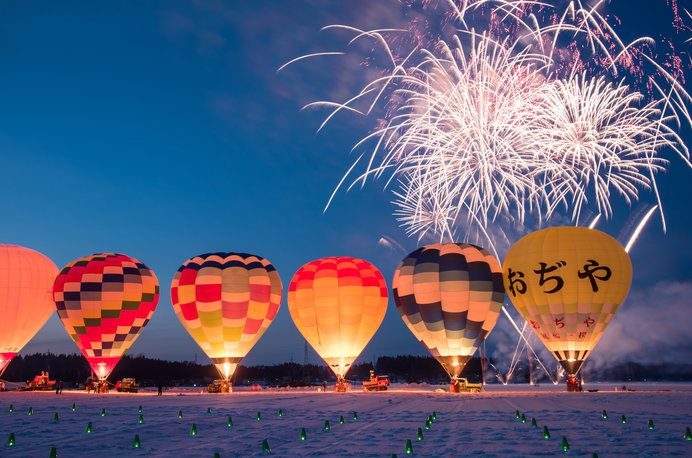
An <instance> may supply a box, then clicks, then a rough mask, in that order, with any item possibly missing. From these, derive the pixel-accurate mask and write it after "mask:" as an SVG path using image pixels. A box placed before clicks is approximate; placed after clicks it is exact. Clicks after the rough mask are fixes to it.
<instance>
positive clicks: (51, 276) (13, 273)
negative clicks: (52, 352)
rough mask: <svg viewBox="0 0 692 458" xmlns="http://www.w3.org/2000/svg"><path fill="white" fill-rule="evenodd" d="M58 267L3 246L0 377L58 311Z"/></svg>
mask: <svg viewBox="0 0 692 458" xmlns="http://www.w3.org/2000/svg"><path fill="white" fill-rule="evenodd" d="M57 273H58V268H57V267H56V265H55V264H53V261H51V260H50V259H48V258H47V257H46V256H44V255H42V254H41V253H39V252H37V251H34V250H30V249H28V248H24V247H20V246H17V245H0V375H1V374H2V372H3V371H4V370H5V368H6V367H7V364H9V362H10V360H11V359H12V358H13V357H14V355H15V354H17V352H18V351H19V350H21V349H22V347H24V345H26V344H27V342H29V340H31V338H32V337H34V335H36V333H37V332H38V330H39V329H41V327H42V326H43V325H44V324H45V323H46V321H48V318H50V315H51V313H53V312H54V311H55V305H54V304H53V296H52V290H53V281H54V280H55V276H56V275H57Z"/></svg>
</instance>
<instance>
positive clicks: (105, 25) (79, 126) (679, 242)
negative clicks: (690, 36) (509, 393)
mask: <svg viewBox="0 0 692 458" xmlns="http://www.w3.org/2000/svg"><path fill="white" fill-rule="evenodd" d="M655 1H656V2H657V3H660V4H661V7H662V8H663V7H665V1H664V0H655ZM103 3H105V2H96V3H94V2H86V1H83V2H76V1H67V2H53V1H30V0H26V1H21V2H3V3H2V4H1V5H0V157H1V158H2V177H3V179H2V180H1V181H0V196H2V197H1V198H0V213H1V214H2V215H3V223H2V225H0V241H1V242H2V243H14V244H19V245H22V246H26V247H29V248H33V249H35V250H38V251H40V252H42V253H44V254H46V255H47V256H49V257H50V258H51V259H52V260H53V261H54V262H55V263H56V264H57V266H58V267H62V266H64V265H65V264H67V263H68V262H70V261H72V260H74V259H76V258H79V257H82V256H85V255H89V254H92V253H97V252H120V253H125V254H127V255H130V256H133V257H135V258H137V259H139V260H140V261H142V262H144V263H146V264H147V265H148V266H149V267H151V268H152V269H153V270H154V271H155V272H156V274H157V276H158V278H159V281H160V284H161V297H160V302H159V306H158V308H157V310H156V312H155V314H154V316H153V318H152V320H151V322H150V324H149V326H148V327H147V328H146V329H145V330H144V332H143V333H142V334H141V336H140V338H139V340H138V341H137V342H136V343H135V344H134V345H133V347H132V348H131V350H130V353H131V354H137V353H145V354H147V355H150V356H154V357H161V358H167V359H183V360H189V359H193V358H195V355H196V354H197V356H198V358H199V359H200V360H204V359H203V353H202V352H201V350H199V348H198V347H197V346H196V344H195V343H194V342H193V341H192V340H191V338H190V337H189V336H188V334H187V332H186V331H185V330H184V329H183V327H182V326H181V325H180V323H179V322H178V320H177V318H176V317H175V315H174V313H173V310H172V307H171V303H170V294H169V293H170V281H171V279H172V277H173V274H174V273H175V271H176V270H177V268H178V267H179V265H180V264H181V263H182V262H184V261H185V260H186V259H188V258H189V257H191V256H194V255H197V254H200V253H206V252H213V251H240V252H249V253H256V254H258V255H261V256H264V257H265V258H267V259H269V260H270V261H271V262H272V263H273V264H274V266H275V267H276V268H277V269H278V271H279V273H280V274H281V278H282V281H283V283H284V290H287V289H288V283H289V282H290V279H291V277H292V275H293V273H294V272H295V271H296V270H297V269H298V268H299V267H300V266H301V265H303V264H304V263H306V262H309V261H311V260H313V259H317V258H320V257H325V256H340V255H341V256H354V257H360V258H363V259H366V260H368V261H370V262H372V263H373V264H375V265H376V266H377V267H378V268H379V269H380V270H381V271H382V273H383V275H384V276H385V278H386V279H387V282H388V284H390V283H391V278H392V275H393V272H394V269H395V268H396V265H397V264H398V262H399V261H400V260H401V258H402V257H403V255H404V254H405V253H403V252H397V251H391V250H389V249H386V248H383V247H381V246H378V245H377V241H378V239H379V238H380V237H381V236H382V235H387V236H390V237H392V238H394V239H396V240H398V241H399V242H400V243H401V244H403V245H404V246H405V247H406V249H407V250H409V251H412V250H413V249H415V247H416V246H417V242H416V240H414V239H407V238H406V237H405V235H404V233H403V231H402V230H401V229H399V228H398V227H397V225H396V223H395V221H394V218H393V217H392V216H391V213H392V206H391V204H390V203H389V201H390V200H391V194H390V192H389V191H388V190H383V189H382V187H383V184H384V183H383V182H378V183H374V184H372V183H371V184H370V185H368V186H366V187H365V189H363V190H354V191H351V192H349V193H347V194H346V193H344V192H340V193H339V194H337V197H336V198H335V200H334V202H333V204H332V206H331V207H330V209H329V210H328V211H327V212H326V213H324V214H323V213H322V210H323V208H324V205H325V203H326V201H327V199H328V198H329V196H330V194H331V192H332V190H333V189H334V186H335V185H336V183H338V181H339V179H340V178H341V176H342V175H343V173H344V172H345V171H346V170H347V168H348V167H349V165H350V164H351V161H352V160H353V155H351V154H349V150H350V148H351V146H352V145H353V144H354V143H355V142H356V141H357V140H358V139H359V138H361V137H362V136H364V135H365V134H366V133H367V132H368V129H370V128H372V127H373V120H359V119H358V118H355V117H353V116H339V117H337V118H335V119H334V120H333V121H332V122H331V123H330V124H329V125H328V127H327V128H326V129H325V130H324V131H323V132H320V133H316V130H317V128H318V126H319V125H320V123H321V121H322V120H323V118H324V112H319V111H309V110H308V111H300V108H301V106H303V105H304V104H305V103H307V102H310V101H315V100H319V99H344V98H346V97H348V95H349V94H352V93H353V91H354V90H355V89H356V88H357V87H358V86H359V84H360V83H361V82H362V80H361V78H362V76H363V73H362V72H363V71H362V70H359V69H358V64H359V59H358V58H357V57H354V58H348V57H326V58H322V59H321V60H317V61H309V62H305V63H300V64H296V65H294V66H291V67H289V68H288V69H287V70H286V71H283V72H280V73H278V74H277V73H276V69H277V68H278V67H280V66H281V65H282V64H284V63H285V62H286V61H288V60H290V59H293V58H295V57H297V56H300V55H303V54H306V53H310V52H316V51H324V50H339V49H341V44H342V43H343V40H342V39H340V37H339V36H338V34H337V35H330V34H328V33H324V32H320V31H319V29H320V27H322V26H324V25H328V24H333V23H342V24H349V25H356V26H360V27H365V28H372V27H378V26H396V25H398V24H400V23H401V21H402V18H401V15H400V13H401V10H402V7H401V6H400V5H399V4H398V3H397V2H395V1H393V0H382V1H354V2H346V1H343V2H332V1H327V0H322V1H318V0H296V1H290V2H286V1H263V2H231V1H229V2H222V1H215V0H198V1H191V2H180V1H150V2H139V1H129V2H126V1H122V2H111V3H109V4H107V5H106V4H103ZM618 3H619V4H620V6H622V4H623V2H622V1H620V2H616V5H617V4H618ZM635 3H636V2H635ZM650 3H651V2H639V4H641V5H650ZM626 4H627V5H631V2H626ZM614 6H615V5H614ZM627 10H629V11H639V10H638V9H637V7H636V6H631V7H629V8H627ZM620 14H621V15H624V16H623V20H624V19H628V20H629V19H631V20H632V21H638V22H634V25H633V26H632V29H633V30H637V33H652V34H653V33H654V32H648V31H642V32H639V30H640V29H641V28H642V27H649V28H654V26H655V27H658V26H660V27H661V28H663V29H664V30H662V32H663V33H665V32H667V31H670V30H671V28H670V24H669V22H666V21H667V20H668V19H667V18H666V17H662V18H660V22H657V21H656V20H649V21H646V22H644V23H642V22H641V17H639V18H637V17H631V18H630V17H629V16H627V14H628V12H627V11H620ZM684 46H686V48H685V49H684V50H685V51H687V52H689V51H690V46H689V44H688V45H684ZM688 87H690V85H689V84H688ZM683 133H684V135H685V136H686V138H687V139H689V138H690V134H689V129H688V128H685V129H684V131H683ZM691 179H692V170H690V169H689V168H687V167H686V166H684V164H683V163H682V161H680V160H676V159H674V160H673V166H672V167H671V169H670V171H669V172H668V173H667V174H666V175H665V176H662V177H660V178H659V180H660V181H659V184H660V188H661V194H662V196H663V199H664V204H665V206H666V214H667V218H668V225H669V230H668V233H667V234H663V233H662V231H661V225H660V222H659V221H658V220H652V222H651V223H650V224H649V226H648V227H647V229H646V231H645V233H644V234H643V236H642V238H641V240H640V241H639V242H638V245H637V246H636V247H635V249H634V251H633V252H632V260H633V265H634V283H633V290H632V294H631V295H630V299H628V301H629V302H626V303H625V305H624V306H623V309H621V314H622V315H623V318H622V320H621V321H620V322H618V323H615V326H614V328H615V329H616V330H615V331H612V333H611V334H612V336H610V338H609V342H610V343H609V344H607V345H611V346H612V345H615V347H617V345H618V341H622V340H623V339H621V338H620V337H618V336H625V335H632V334H633V333H634V334H636V333H637V332H640V331H639V330H638V329H635V328H636V326H637V324H636V323H641V322H642V321H648V322H650V321H651V320H656V319H657V318H656V316H658V315H660V314H665V317H664V318H665V323H666V324H664V325H662V332H663V333H664V334H665V333H667V334H668V336H667V337H665V338H664V337H661V339H660V340H661V345H663V348H665V349H668V350H669V349H670V348H673V349H678V350H681V351H683V352H687V353H689V351H691V350H690V348H691V344H692V338H691V337H690V334H689V331H688V330H689V329H690V325H692V324H691V323H688V322H685V321H683V324H680V319H678V318H679V317H677V316H676V315H677V314H678V313H680V314H681V316H688V315H692V314H691V313H690V312H689V308H690V300H689V297H690V294H692V275H691V273H692V269H691V268H690V265H691V263H692V255H691V250H690V248H689V246H690V241H691V239H692V236H691V235H690V233H689V229H688V228H689V227H690V224H691V223H692V217H691V215H690V212H689V208H690V206H689V193H690V189H691V187H690V182H691ZM644 200H645V201H646V202H653V200H652V199H651V197H650V196H649V195H646V194H645V195H644ZM623 215H624V216H623ZM626 219H627V209H624V211H621V213H619V214H618V215H617V217H616V220H615V221H613V222H612V223H610V224H607V225H603V226H600V228H601V229H604V230H606V231H607V232H609V233H611V234H612V235H614V236H616V235H617V234H618V232H619V230H620V229H621V228H622V226H623V225H624V224H625V221H626ZM661 282H664V283H661ZM665 282H676V283H665ZM667 285H668V286H667ZM670 285H673V286H670ZM676 288H677V289H676ZM671 290H673V291H676V292H675V293H671V294H672V296H671V297H667V298H666V299H665V300H662V299H661V297H662V294H661V291H664V294H667V293H665V292H667V291H671ZM284 296H285V295H284ZM284 299H285V298H284ZM657 300H662V301H663V302H664V303H656V301H657ZM627 307H629V308H630V312H626V310H625V309H626V308H627ZM668 309H670V310H669V311H666V310H668ZM628 313H629V314H628ZM618 318H619V317H617V318H616V320H618ZM684 319H686V320H688V321H689V318H684ZM684 319H683V320H684ZM628 320H629V321H628ZM630 322H632V323H635V324H627V323H630ZM667 323H670V326H672V327H675V326H679V327H680V329H679V330H678V331H676V332H677V334H676V335H678V337H676V340H675V341H673V342H672V343H670V342H669V343H668V344H666V341H667V340H670V333H671V332H673V331H671V330H670V329H669V326H668V324H667ZM685 323H686V324H685ZM628 326H629V327H628ZM633 326H634V328H633ZM505 328H508V326H507V323H501V324H500V326H499V329H500V330H499V331H497V332H496V333H495V334H491V336H490V339H489V344H491V345H494V346H497V348H498V349H499V350H498V351H500V350H501V349H503V348H505V346H506V345H505V344H503V343H502V342H503V341H502V339H503V337H505V338H506V337H507V333H506V332H504V331H503V329H505ZM618 329H620V331H619V332H620V333H619V334H618ZM647 329H650V328H646V329H644V328H643V330H642V331H641V332H645V333H646V332H647ZM666 329H667V330H666ZM606 334H608V333H606ZM493 339H496V341H495V342H493ZM604 339H605V337H604ZM505 341H506V344H507V345H509V346H513V345H514V342H515V340H514V339H509V340H507V339H505ZM303 342H304V341H303V338H302V337H301V336H300V335H299V333H298V331H297V330H296V329H295V327H294V326H293V323H292V322H291V320H290V316H289V313H288V309H287V307H286V304H285V300H284V302H283V303H282V306H281V309H280V311H279V313H278V315H277V317H276V319H275V321H274V323H273V324H272V325H271V327H270V328H269V330H268V331H267V333H266V334H265V335H264V337H263V338H262V339H261V340H260V342H259V343H258V344H257V345H256V347H255V348H254V349H253V350H252V351H251V352H250V354H249V355H248V357H247V358H246V363H247V364H269V363H275V362H281V361H287V360H290V359H291V358H293V359H295V360H296V361H299V362H301V361H302V359H303ZM666 345H668V346H666ZM631 346H632V348H629V347H627V348H624V347H622V346H621V347H617V348H615V347H614V350H613V351H614V352H615V353H614V354H622V355H628V354H630V353H631V354H633V355H635V356H636V355H638V354H643V353H644V352H645V351H646V349H643V348H642V344H641V343H640V344H639V346H637V343H636V342H635V343H632V344H631ZM671 346H672V347H671ZM48 349H50V351H52V352H73V351H76V347H75V346H74V344H73V343H72V342H71V340H70V339H69V337H68V335H67V333H66V332H65V331H64V329H63V328H62V326H61V324H60V322H59V320H58V319H57V317H55V316H54V317H53V318H51V319H50V321H49V322H48V324H47V325H46V326H45V327H44V328H43V329H42V330H41V331H40V332H39V334H38V335H37V336H36V337H35V338H34V339H33V340H32V341H31V342H30V343H29V345H27V347H26V348H25V350H24V351H23V353H24V354H26V353H32V352H36V351H46V350H48ZM668 350H666V351H668ZM617 351H619V352H620V353H617ZM637 352H639V353H637ZM407 353H415V354H425V349H424V348H423V347H422V346H421V345H420V344H419V343H418V342H417V341H416V340H415V339H414V338H413V336H412V335H410V333H409V332H408V330H407V329H406V327H405V326H404V324H403V322H402V320H401V319H400V318H399V316H398V314H397V312H396V309H395V307H394V304H393V301H390V305H389V309H388V313H387V316H386V318H385V321H384V323H383V325H382V328H381V329H380V331H379V332H378V334H377V335H376V336H375V338H374V339H373V341H372V342H371V344H370V345H369V346H368V347H367V349H366V351H365V353H364V355H363V358H364V359H365V360H371V359H373V358H375V357H376V356H380V355H394V354H407ZM508 358H509V356H508ZM311 361H313V362H315V361H316V357H315V356H314V353H311Z"/></svg>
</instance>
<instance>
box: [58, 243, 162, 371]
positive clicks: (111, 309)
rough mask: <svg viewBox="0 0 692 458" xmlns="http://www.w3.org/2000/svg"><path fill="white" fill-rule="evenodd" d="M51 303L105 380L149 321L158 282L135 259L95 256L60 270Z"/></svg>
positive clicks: (154, 302)
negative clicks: (53, 301) (53, 302)
mask: <svg viewBox="0 0 692 458" xmlns="http://www.w3.org/2000/svg"><path fill="white" fill-rule="evenodd" d="M53 299H54V300H55V306H56V307H57V309H58V316H59V317H60V320H61V321H62V324H63V326H65V330H66V331H67V333H68V334H69V335H70V337H72V340H74V342H75V343H76V344H77V347H78V348H79V350H80V351H81V352H82V354H83V355H84V356H85V357H86V359H87V361H88V362H89V365H90V366H91V369H92V370H93V371H94V373H96V375H97V376H98V378H99V379H100V380H104V379H105V378H106V377H108V374H110V373H111V371H112V370H113V368H114V367H115V365H116V364H117V363H118V361H119V360H120V358H121V357H122V355H123V353H125V351H127V349H128V348H130V346H131V345H132V344H133V343H134V341H135V339H137V337H138V336H139V334H140V333H141V332H142V329H144V327H145V326H146V325H147V323H148V322H149V319H150V318H151V315H152V314H153V313H154V309H156V304H157V303H158V301H159V282H158V280H157V279H156V275H154V272H153V271H152V270H151V269H149V268H148V267H147V266H146V265H144V264H142V263H141V262H139V261H138V260H136V259H134V258H131V257H129V256H125V255H124V254H114V253H105V254H94V255H91V256H86V257H84V258H81V259H78V260H76V261H73V262H71V263H69V264H68V265H66V266H65V267H63V269H62V270H61V271H60V274H58V277H57V278H56V279H55V285H54V286H53Z"/></svg>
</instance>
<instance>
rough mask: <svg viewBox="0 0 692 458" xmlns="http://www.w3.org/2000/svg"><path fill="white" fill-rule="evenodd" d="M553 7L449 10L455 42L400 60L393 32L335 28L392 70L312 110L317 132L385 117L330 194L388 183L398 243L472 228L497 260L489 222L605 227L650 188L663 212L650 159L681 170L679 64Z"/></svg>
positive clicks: (486, 4)
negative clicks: (600, 222)
mask: <svg viewBox="0 0 692 458" xmlns="http://www.w3.org/2000/svg"><path fill="white" fill-rule="evenodd" d="M433 3H435V5H433ZM442 3H444V2H439V3H438V2H423V6H424V7H428V8H431V7H433V6H437V7H438V8H440V7H442ZM552 3H558V4H561V5H562V7H561V8H558V7H557V6H555V5H554V4H552ZM552 3H548V2H541V1H529V0H465V1H462V2H456V1H454V0H447V2H446V3H445V5H446V8H447V10H448V11H451V12H448V14H447V17H448V18H449V20H451V21H453V22H454V23H455V24H457V25H458V26H459V27H460V28H459V30H458V31H457V33H456V34H455V35H454V36H453V37H452V38H451V39H448V40H447V41H438V42H437V43H436V44H435V45H434V46H432V47H427V46H425V45H424V41H423V40H421V39H420V38H419V39H417V40H414V41H415V42H417V43H418V44H417V45H416V46H414V47H413V49H411V50H409V51H406V52H403V53H397V52H394V51H392V49H391V46H390V43H392V42H393V41H394V39H393V38H392V37H393V36H394V35H393V34H400V33H403V32H402V31H401V30H385V29H382V30H375V31H370V32H368V31H362V30H358V29H355V28H351V27H345V26H338V27H339V28H342V29H346V30H350V31H352V32H353V33H355V38H354V40H358V39H368V38H369V39H373V40H375V42H376V44H377V45H378V46H380V47H384V49H385V51H386V56H387V59H388V60H387V63H388V68H389V70H386V71H384V72H383V73H382V74H381V76H379V77H377V78H375V79H373V80H372V81H370V82H369V83H367V84H366V85H365V86H364V87H363V89H362V90H361V91H360V92H359V93H357V94H355V95H354V96H353V97H352V98H350V99H349V100H347V101H346V102H341V103H340V102H317V103H315V104H313V105H319V106H326V107H329V108H331V110H332V111H331V113H330V114H329V115H328V116H327V118H326V120H325V123H326V122H327V121H328V120H329V119H331V118H332V117H333V116H334V114H335V113H337V112H338V111H341V110H349V111H351V112H354V113H360V114H362V115H368V114H370V113H371V112H372V110H373V108H374V107H375V106H377V105H378V104H380V103H381V104H382V105H383V106H385V107H386V119H385V123H384V125H382V126H381V127H380V128H378V129H376V130H375V131H373V132H372V133H370V134H369V135H367V136H366V137H365V138H364V139H363V140H362V141H361V142H359V143H358V144H357V145H356V148H363V147H366V146H365V145H366V144H368V143H369V142H371V141H372V142H374V147H372V149H371V152H370V158H369V160H368V161H364V162H367V165H364V167H365V169H364V170H363V171H361V172H356V170H357V169H356V167H355V166H356V164H355V163H354V165H353V166H352V167H351V169H350V170H349V171H348V173H347V174H346V175H345V176H344V179H343V180H342V182H341V183H340V184H339V187H340V186H341V185H342V184H343V183H346V181H347V178H348V177H349V176H355V178H351V180H352V183H351V186H353V185H354V184H356V183H361V184H364V183H365V181H366V180H367V179H368V178H370V177H372V178H380V177H383V176H388V179H387V184H386V186H392V187H393V188H395V189H393V193H394V196H395V200H394V204H395V206H396V210H395V216H396V217H397V219H398V221H399V222H400V223H401V224H402V225H403V226H404V228H405V230H406V232H407V233H408V234H409V235H416V236H418V238H419V239H420V238H422V237H423V236H428V237H431V238H437V239H439V240H444V239H448V240H454V239H455V238H456V237H457V236H458V233H457V228H459V227H460V226H464V227H469V226H474V227H475V229H476V233H477V234H478V237H479V238H483V239H485V241H486V242H487V243H488V244H489V245H490V246H491V248H492V249H493V250H494V251H495V246H494V240H493V237H492V236H491V235H490V234H489V233H488V228H489V226H490V225H491V224H492V223H493V222H495V221H496V220H497V219H498V218H501V219H503V220H504V221H513V222H516V223H519V224H522V223H523V222H524V221H525V219H526V218H527V216H528V215H531V217H532V218H534V219H536V220H537V221H539V224H540V222H541V221H544V220H546V219H549V218H551V217H553V215H554V214H555V213H563V212H564V213H565V214H566V215H569V217H570V218H571V219H572V221H574V222H576V223H578V222H579V219H580V216H581V214H582V213H583V210H584V208H586V207H590V208H593V209H594V210H595V211H596V213H599V214H602V215H603V216H604V217H605V218H606V219H607V218H610V217H612V207H611V201H612V200H613V199H614V198H615V197H616V196H619V197H620V198H622V199H623V200H624V201H625V202H627V203H631V202H632V201H635V200H637V199H639V192H640V190H652V191H653V193H654V194H655V195H656V198H657V200H659V210H660V208H661V206H660V198H659V197H658V190H657V186H656V180H655V176H656V174H657V173H659V172H661V171H663V170H664V169H665V168H666V166H667V164H668V161H667V160H666V159H665V158H664V157H663V156H662V155H661V153H662V152H663V151H665V152H674V153H675V154H676V155H677V156H679V157H681V158H683V159H684V160H685V162H687V163H688V165H692V164H690V162H689V152H688V150H687V148H686V147H685V145H684V143H683V142H682V139H681V138H680V136H679V135H678V133H677V132H676V128H677V127H678V126H679V125H680V123H681V121H682V120H683V119H684V120H686V121H687V122H689V123H691V124H692V121H691V120H690V114H689V110H688V108H687V104H688V103H689V102H690V101H692V98H690V96H689V94H688V93H687V92H686V91H685V90H684V87H683V86H682V84H681V80H682V78H683V74H682V72H681V67H680V64H679V61H680V59H679V58H677V56H672V57H671V62H672V63H671V62H667V63H664V64H661V63H659V62H657V61H656V59H654V58H653V57H652V56H651V55H650V53H647V51H648V50H650V48H651V47H652V45H653V40H652V39H651V38H648V37H641V38H638V39H636V40H634V41H633V42H631V43H629V44H625V43H624V42H623V41H622V40H621V39H620V38H619V37H618V35H617V33H616V31H615V29H614V26H613V25H611V23H610V22H609V17H608V16H607V15H606V14H604V13H603V10H604V3H605V2H604V1H598V2H595V4H592V5H591V6H589V5H585V4H584V2H582V1H581V0H573V1H566V2H552ZM673 6H674V7H675V8H677V4H676V3H675V2H673ZM675 14H676V17H678V16H677V14H678V13H677V10H676V13H675ZM613 22H617V21H613ZM416 33H419V31H417V32H416ZM399 56H403V57H399ZM676 59H677V60H676ZM645 66H648V67H647V68H651V69H653V71H651V72H650V73H649V74H647V73H645V71H644V70H645ZM613 77H617V78H618V79H619V82H612V81H610V79H611V78H613ZM629 80H632V81H629ZM633 83H640V84H642V85H643V86H644V87H646V88H647V93H646V94H644V93H641V92H639V91H637V90H635V89H634V88H633V86H632V84H633ZM366 100H367V102H366ZM363 103H365V108H364V109H357V108H355V107H356V105H358V104H363ZM320 128H322V126H320ZM364 154H366V153H364ZM362 157H363V155H361V156H360V157H359V160H360V159H361V158H362ZM337 189H338V187H337ZM335 192H336V190H335ZM330 202H331V199H330ZM328 205H329V204H328ZM664 224H665V223H664ZM664 227H665V226H664ZM470 232H473V231H470ZM465 236H466V237H467V239H468V237H469V235H468V233H467V234H465ZM466 241H472V242H476V241H478V242H479V241H480V240H466Z"/></svg>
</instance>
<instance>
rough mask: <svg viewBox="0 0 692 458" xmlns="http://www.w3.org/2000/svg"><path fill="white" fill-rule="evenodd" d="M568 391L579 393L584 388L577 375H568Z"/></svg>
mask: <svg viewBox="0 0 692 458" xmlns="http://www.w3.org/2000/svg"><path fill="white" fill-rule="evenodd" d="M567 391H568V392H569V393H579V392H581V391H583V390H582V387H581V382H580V381H579V379H578V378H577V376H576V375H569V376H568V377H567Z"/></svg>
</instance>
